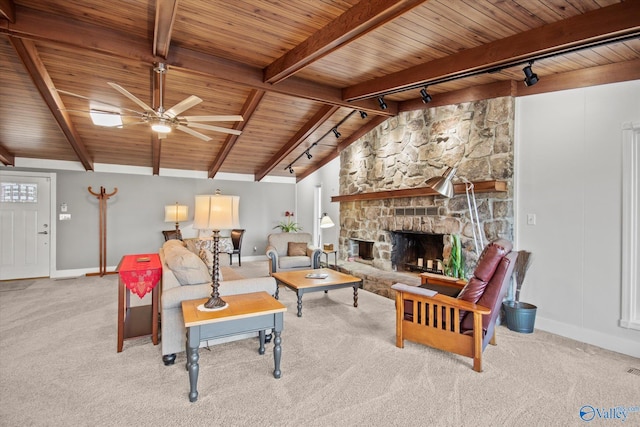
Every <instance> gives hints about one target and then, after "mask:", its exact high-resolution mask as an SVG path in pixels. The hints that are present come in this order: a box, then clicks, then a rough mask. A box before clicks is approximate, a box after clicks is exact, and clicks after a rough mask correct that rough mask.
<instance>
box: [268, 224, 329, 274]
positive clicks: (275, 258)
mask: <svg viewBox="0 0 640 427" xmlns="http://www.w3.org/2000/svg"><path fill="white" fill-rule="evenodd" d="M267 240H268V245H267V257H269V273H275V272H276V271H291V270H303V269H315V268H319V267H320V254H321V253H322V251H321V250H320V248H314V247H313V246H312V242H313V237H312V236H311V234H310V233H274V234H269V237H268V239H267ZM298 251H299V252H298ZM294 253H296V254H299V255H292V254H294Z"/></svg>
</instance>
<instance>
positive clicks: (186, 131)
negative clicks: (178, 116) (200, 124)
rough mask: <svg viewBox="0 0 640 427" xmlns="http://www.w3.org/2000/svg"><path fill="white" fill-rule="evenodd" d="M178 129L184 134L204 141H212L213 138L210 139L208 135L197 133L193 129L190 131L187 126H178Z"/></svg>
mask: <svg viewBox="0 0 640 427" xmlns="http://www.w3.org/2000/svg"><path fill="white" fill-rule="evenodd" d="M176 129H178V130H181V131H182V132H185V133H188V134H189V135H193V136H195V137H196V138H200V139H201V140H203V141H211V138H209V137H208V136H207V135H204V134H202V133H200V132H196V131H195V130H193V129H189V128H188V127H186V126H182V125H178V126H176Z"/></svg>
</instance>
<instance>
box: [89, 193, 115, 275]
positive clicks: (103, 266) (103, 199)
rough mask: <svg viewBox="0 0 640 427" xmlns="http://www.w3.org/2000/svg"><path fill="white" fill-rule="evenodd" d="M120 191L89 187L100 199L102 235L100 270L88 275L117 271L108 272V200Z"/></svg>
mask: <svg viewBox="0 0 640 427" xmlns="http://www.w3.org/2000/svg"><path fill="white" fill-rule="evenodd" d="M117 192H118V189H117V188H114V189H113V192H111V193H107V192H106V190H105V189H104V187H102V186H101V187H100V192H99V193H96V192H94V191H93V190H91V187H89V193H91V195H92V196H95V197H96V198H97V199H98V201H99V205H100V207H99V211H100V212H99V216H100V219H99V221H98V222H99V228H100V230H99V235H100V241H99V243H98V244H99V245H100V271H99V272H98V273H87V276H98V275H99V276H100V277H102V276H104V275H105V274H115V273H116V272H115V271H114V272H111V273H108V272H107V200H109V198H110V197H111V196H113V195H114V194H116V193H117Z"/></svg>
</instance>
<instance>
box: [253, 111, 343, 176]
mask: <svg viewBox="0 0 640 427" xmlns="http://www.w3.org/2000/svg"><path fill="white" fill-rule="evenodd" d="M336 111H338V107H336V106H335V105H323V106H322V107H321V108H320V110H318V112H317V113H316V114H314V115H313V117H311V119H309V121H307V123H306V124H305V125H304V126H303V127H302V128H300V130H298V132H296V134H295V135H294V136H293V137H292V138H291V139H290V140H289V141H287V143H286V144H284V145H283V146H282V148H281V149H280V150H278V152H277V153H276V154H274V155H273V157H271V159H270V160H269V161H268V162H267V164H266V165H265V166H264V167H263V168H262V169H261V170H260V171H258V173H256V175H255V180H256V181H260V180H262V178H264V177H265V176H267V174H268V173H269V172H271V171H272V170H273V168H275V167H276V166H278V164H280V162H281V161H282V160H284V158H285V157H287V156H288V155H289V154H290V153H291V152H292V151H293V150H295V149H296V147H298V146H299V145H300V144H302V143H303V142H304V140H305V139H307V138H308V137H309V135H311V134H312V133H313V132H315V130H316V129H318V128H319V127H320V126H321V125H322V124H323V123H324V122H326V121H327V120H329V118H330V117H331V116H332V115H333V113H335V112H336Z"/></svg>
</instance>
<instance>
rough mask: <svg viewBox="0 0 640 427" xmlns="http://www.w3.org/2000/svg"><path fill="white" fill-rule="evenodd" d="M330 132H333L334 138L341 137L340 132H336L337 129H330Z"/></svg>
mask: <svg viewBox="0 0 640 427" xmlns="http://www.w3.org/2000/svg"><path fill="white" fill-rule="evenodd" d="M331 132H333V134H334V135H335V136H336V138H340V137H341V136H342V134H341V133H340V132H338V128H333V129H331Z"/></svg>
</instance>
